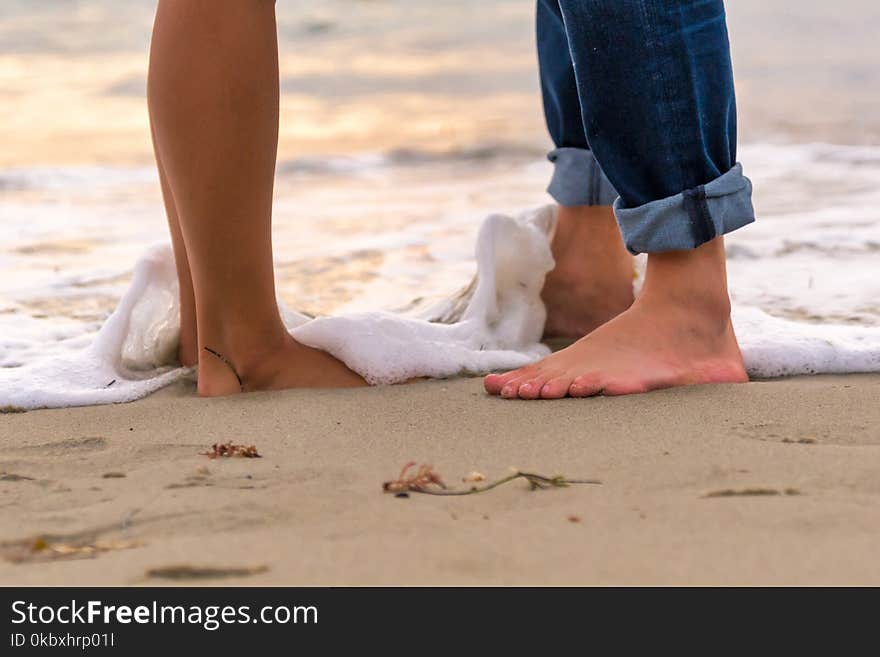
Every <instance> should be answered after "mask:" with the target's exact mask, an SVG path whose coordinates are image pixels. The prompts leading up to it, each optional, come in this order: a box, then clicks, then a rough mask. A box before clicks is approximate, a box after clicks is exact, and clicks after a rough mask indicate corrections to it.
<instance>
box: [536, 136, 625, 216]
mask: <svg viewBox="0 0 880 657" xmlns="http://www.w3.org/2000/svg"><path fill="white" fill-rule="evenodd" d="M547 159H548V160H550V161H551V162H553V178H552V179H551V180H550V186H549V187H547V192H548V193H549V194H550V196H552V197H553V199H554V200H555V201H556V202H557V203H559V204H560V205H564V206H566V207H570V206H573V205H611V204H612V203H614V199H616V198H617V191H615V189H614V186H613V185H612V184H611V181H609V180H608V178H606V177H605V174H604V173H603V172H602V168H601V167H600V166H599V163H598V162H597V161H596V158H595V156H594V155H593V152H592V151H590V150H587V149H586V148H557V149H556V150H553V151H550V153H549V154H548V155H547Z"/></svg>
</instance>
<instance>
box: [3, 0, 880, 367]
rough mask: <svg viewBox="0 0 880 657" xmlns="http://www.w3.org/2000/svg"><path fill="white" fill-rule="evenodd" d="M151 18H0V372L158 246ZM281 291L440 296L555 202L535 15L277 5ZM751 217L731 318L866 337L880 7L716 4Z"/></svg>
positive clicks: (103, 6)
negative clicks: (848, 328)
mask: <svg viewBox="0 0 880 657" xmlns="http://www.w3.org/2000/svg"><path fill="white" fill-rule="evenodd" d="M154 5H155V3H154V2H152V1H148V0H128V1H127V2H125V3H119V2H116V1H115V0H41V2H39V3H35V2H31V1H30V0H3V2H2V4H0V144H3V147H2V148H0V225H2V227H3V229H4V231H3V233H4V239H3V240H2V241H0V366H2V367H6V368H15V367H16V366H19V365H22V364H25V363H26V362H27V360H28V358H32V357H33V354H34V353H37V351H38V350H39V348H40V345H45V344H47V343H50V342H51V343H53V344H54V343H57V342H59V341H64V340H73V341H77V340H85V339H86V337H87V336H90V335H93V334H94V333H95V331H97V329H98V328H99V327H100V326H101V324H102V323H103V322H104V320H105V319H106V318H107V317H108V316H109V314H110V313H111V312H112V310H113V308H114V307H115V306H116V304H117V303H118V301H119V299H120V297H121V296H122V295H123V293H124V291H125V290H126V288H127V286H128V285H129V283H130V281H131V276H132V269H133V266H134V263H135V262H136V260H137V259H138V257H139V256H140V255H141V254H142V253H143V251H144V250H145V248H146V247H147V246H149V245H152V244H156V243H162V242H166V241H167V240H168V237H167V229H166V227H165V223H164V222H165V220H164V215H163V210H162V206H161V199H160V196H159V190H158V184H157V180H156V175H155V172H154V169H153V167H152V162H151V154H150V142H149V133H148V131H147V123H146V110H145V103H144V98H143V96H144V84H145V68H146V53H147V49H148V45H149V31H150V24H151V18H152V12H153V9H154ZM278 11H279V35H280V42H281V65H282V94H283V95H282V119H281V121H282V125H281V137H280V149H279V166H278V176H277V190H276V208H275V224H274V225H275V237H274V239H275V250H276V271H277V278H278V286H279V293H280V295H281V297H282V298H283V299H284V301H285V302H286V303H287V304H288V305H289V306H291V307H293V308H296V309H298V310H302V311H306V312H310V313H339V312H348V311H362V310H369V309H376V308H391V307H397V306H400V305H402V304H405V303H407V302H408V301H410V300H411V299H413V298H416V297H419V298H427V299H432V298H441V297H443V296H444V295H448V294H449V293H450V292H452V291H454V290H455V289H457V288H458V287H459V286H461V285H462V284H465V283H466V282H467V281H468V280H469V279H470V277H471V276H472V275H473V274H474V271H475V263H474V258H473V249H474V242H475V238H476V235H477V230H478V228H479V225H480V222H481V220H482V218H483V217H484V216H486V215H487V214H490V213H492V212H498V211H501V212H515V211H517V210H519V209H521V208H525V207H530V206H535V205H539V204H541V203H545V202H547V200H548V199H547V196H546V194H545V193H544V187H545V185H546V182H547V180H548V177H549V174H550V168H549V165H548V164H547V163H546V162H545V161H544V158H543V153H544V152H545V151H546V150H547V149H548V148H549V146H550V144H549V142H548V139H547V137H546V135H545V132H544V128H543V119H542V114H541V107H540V98H539V96H538V90H537V74H536V69H535V56H534V43H533V3H531V2H520V1H514V0H510V1H502V0H487V1H486V2H480V3H475V2H464V1H461V0H450V1H448V2H443V3H437V2H422V1H415V0H409V1H407V2H404V1H402V0H400V1H398V0H386V1H383V0H326V1H324V2H304V1H293V0H281V1H280V2H279V3H278ZM728 14H729V18H730V27H731V37H732V41H733V49H734V63H735V69H736V74H737V87H738V95H739V101H740V103H739V104H740V117H741V149H740V157H739V159H740V160H741V161H742V162H743V164H744V166H745V168H746V171H747V174H748V175H749V176H750V177H751V178H752V180H753V182H754V184H755V190H756V194H755V203H756V209H757V214H758V219H759V220H758V222H757V223H756V224H754V225H752V226H750V227H748V228H746V229H744V230H742V231H739V232H738V233H735V234H733V235H732V236H730V238H729V240H728V250H729V256H730V280H731V289H732V294H733V297H734V301H735V302H736V303H737V304H738V305H739V306H743V307H754V308H759V309H761V310H763V311H765V312H767V313H769V314H771V315H774V316H777V317H780V318H784V319H792V320H797V321H800V322H805V323H810V324H813V325H824V324H831V323H834V324H843V325H852V326H861V327H868V328H870V327H880V276H878V275H877V271H878V260H880V91H878V90H880V42H878V40H877V39H876V35H877V34H878V33H880V4H878V3H875V2H868V1H866V0H841V1H840V2H838V3H836V4H835V9H834V12H830V11H828V8H827V4H826V3H820V2H815V1H802V2H794V1H788V0H765V1H763V2H758V1H756V0H735V1H734V2H730V3H728Z"/></svg>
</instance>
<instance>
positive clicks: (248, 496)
mask: <svg viewBox="0 0 880 657" xmlns="http://www.w3.org/2000/svg"><path fill="white" fill-rule="evenodd" d="M878 395H880V376H876V375H862V376H821V377H806V378H795V379H788V380H779V381H765V382H753V383H749V384H746V385H740V386H715V387H700V388H685V389H677V390H669V391H660V392H655V393H651V394H648V395H638V396H632V397H624V398H595V399H591V400H563V401H558V402H535V403H532V402H511V401H504V400H500V399H496V398H490V397H488V396H486V395H485V394H484V393H483V392H482V387H481V382H480V380H479V379H464V380H451V381H435V382H427V383H418V384H414V385H406V386H398V387H387V388H371V389H366V390H355V391H351V390H349V391H295V390H294V391H286V392H279V393H263V394H257V395H245V396H239V397H234V398H226V399H216V400H201V399H198V398H197V397H196V396H195V392H194V388H193V387H192V385H191V384H178V385H176V386H174V387H171V388H168V389H165V390H163V391H161V392H159V393H157V394H155V395H153V396H151V397H148V398H146V399H144V400H142V401H139V402H135V403H131V404H124V405H114V406H101V407H86V408H72V409H61V410H43V411H31V412H27V413H8V414H3V415H2V416H0V444H2V445H3V446H4V449H3V453H2V456H0V507H2V513H0V542H2V544H3V547H2V552H0V554H2V556H3V559H2V561H0V582H2V583H3V584H24V585H37V584H48V585H73V584H95V585H130V584H169V583H171V584H174V583H181V584H185V583H200V584H253V585H276V584H277V585H332V584H349V585H370V584H376V585H389V584H439V585H452V584H526V585H529V584H559V585H569V584H627V585H629V584H875V585H876V584H880V564H878V561H877V559H876V558H875V557H876V554H877V552H878V550H880V514H878V512H877V508H878V498H880V483H878V482H880V479H878V477H877V472H878V466H880V406H878V404H877V399H878ZM226 441H233V442H237V443H245V444H254V445H256V446H257V448H258V450H259V451H260V453H261V454H262V456H263V457H262V458H259V459H245V458H229V459H214V460H211V459H209V458H208V457H206V456H202V455H200V454H199V453H200V452H204V451H205V450H207V449H209V448H210V446H211V444H212V443H216V442H226ZM409 460H415V461H419V462H427V463H432V464H433V465H434V466H435V468H436V470H437V471H438V472H439V473H440V474H442V475H443V477H444V479H445V480H446V482H447V483H448V484H449V485H451V486H455V487H461V486H468V485H469V484H463V483H462V477H464V476H466V475H467V474H468V473H470V472H472V471H478V472H482V473H485V474H486V475H487V476H488V478H489V479H495V478H500V477H503V476H505V475H507V474H508V473H509V472H510V467H511V466H514V467H516V468H519V469H522V470H529V471H532V472H536V473H540V474H545V475H556V474H564V475H566V476H568V477H570V478H585V479H599V480H601V482H602V485H578V486H571V487H568V488H557V489H550V490H537V491H531V490H529V487H528V485H527V484H526V483H525V482H524V481H516V482H512V483H510V484H507V485H505V486H503V487H500V488H497V489H495V490H492V491H489V492H486V493H482V494H479V495H474V496H465V497H447V498H443V497H431V496H426V495H417V494H413V495H411V496H410V497H409V498H407V499H402V498H396V497H394V496H392V495H388V494H384V493H383V492H382V483H383V482H384V481H386V480H389V479H394V478H395V477H396V475H397V473H398V471H399V469H400V467H401V465H403V464H404V463H405V462H407V461H409ZM95 548H97V549H95ZM104 548H109V549H106V550H104ZM65 552H66V553H65ZM181 566H183V567H186V568H185V569H182V570H181V569H180V568H178V567H181ZM169 569H170V570H169ZM201 569H209V571H208V572H203V571H202V570H201ZM228 569H231V570H228ZM211 570H213V571H214V572H213V574H212V573H211V572H210V571H211ZM163 573H165V574H168V573H170V574H171V575H176V576H177V577H176V578H175V579H166V578H164V577H162V574H163ZM199 575H202V577H199ZM224 575H230V576H224Z"/></svg>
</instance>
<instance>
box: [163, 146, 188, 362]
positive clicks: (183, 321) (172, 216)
mask: <svg viewBox="0 0 880 657" xmlns="http://www.w3.org/2000/svg"><path fill="white" fill-rule="evenodd" d="M153 149H154V150H155V151H156V166H157V168H158V169H159V183H160V185H161V186H162V199H163V200H164V201H165V214H166V215H167V217H168V228H169V230H170V231H171V245H172V246H173V248H174V264H175V265H176V267H177V280H178V283H179V284H180V295H179V296H180V347H179V349H178V351H177V355H178V358H179V359H180V364H181V365H184V366H185V367H192V366H193V365H197V364H198V362H199V339H198V331H197V330H196V295H195V292H194V291H193V282H192V274H191V273H190V271H189V259H188V258H187V255H186V246H185V244H184V241H183V233H182V232H181V229H180V218H179V217H178V216H177V206H176V205H175V203H174V195H173V194H172V193H171V186H170V185H169V184H168V176H167V175H166V174H165V167H163V166H162V158H161V157H160V156H159V150H158V149H157V148H156V138H155V135H154V136H153Z"/></svg>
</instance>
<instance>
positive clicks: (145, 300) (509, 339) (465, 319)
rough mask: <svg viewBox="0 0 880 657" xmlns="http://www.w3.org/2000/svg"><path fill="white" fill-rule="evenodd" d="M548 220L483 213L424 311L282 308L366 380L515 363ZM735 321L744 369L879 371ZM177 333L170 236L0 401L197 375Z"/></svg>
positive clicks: (302, 334) (78, 395)
mask: <svg viewBox="0 0 880 657" xmlns="http://www.w3.org/2000/svg"><path fill="white" fill-rule="evenodd" d="M554 225H555V214H554V209H553V207H552V206H547V207H542V208H538V209H535V210H530V211H527V212H524V213H522V214H520V215H518V216H515V217H511V216H506V215H498V214H496V215H491V216H489V217H487V218H486V219H485V220H484V221H483V224H482V226H481V228H480V231H479V234H478V237H477V244H476V253H475V256H476V263H477V274H476V276H475V278H474V280H473V281H472V282H471V283H470V285H468V286H467V287H465V288H464V289H463V290H461V291H459V292H456V293H454V294H451V295H449V296H448V297H447V298H445V299H443V300H442V301H440V302H439V303H436V304H434V305H432V306H431V307H429V308H426V309H421V310H410V311H402V312H396V313H395V312H385V311H382V312H378V311H377V312H360V313H350V314H341V315H338V316H328V317H320V318H317V319H312V318H310V317H308V316H306V315H303V314H301V313H298V312H296V311H293V310H289V309H287V308H286V307H284V306H283V305H282V314H283V317H284V320H285V323H286V324H287V326H288V328H289V330H290V331H291V333H292V334H293V335H294V336H295V337H296V339H297V340H299V341H300V342H302V343H304V344H307V345H309V346H312V347H316V348H319V349H323V350H325V351H327V352H329V353H331V354H333V355H334V356H335V357H337V358H339V359H340V360H341V361H343V362H344V363H346V365H348V367H350V368H351V369H352V370H354V371H355V372H357V373H359V374H360V375H361V376H363V377H364V378H365V379H366V380H367V381H368V382H369V383H370V384H373V385H380V384H393V383H400V382H403V381H407V380H410V379H413V378H417V377H431V378H447V377H454V376H459V375H474V374H482V373H485V372H490V371H494V370H503V369H508V368H515V367H520V366H522V365H525V364H527V363H530V362H533V361H535V360H537V359H539V358H541V357H543V356H545V355H546V354H547V353H549V350H548V348H547V347H546V346H545V345H543V344H542V343H541V342H540V338H541V333H542V330H543V325H544V320H545V317H546V314H545V309H544V305H543V303H542V301H541V295H540V292H541V287H542V285H543V281H544V276H545V275H546V273H547V272H548V271H549V270H550V269H552V267H553V258H552V255H551V252H550V238H551V235H552V232H553V229H554ZM636 287H637V288H638V281H636ZM733 322H734V328H735V330H736V333H737V335H738V337H739V340H740V344H741V347H742V352H743V356H744V358H745V362H746V367H747V369H748V371H749V374H750V375H751V376H753V377H778V376H792V375H797V374H818V373H843V372H878V371H880V329H877V328H870V327H861V326H848V325H829V324H822V325H819V324H807V323H802V322H795V321H790V320H786V319H781V318H778V317H774V316H771V315H769V314H767V313H766V312H764V311H762V310H760V309H758V308H753V307H748V306H742V305H735V307H734V311H733ZM179 330H180V329H179V308H178V289H177V279H176V275H175V268H174V260H173V254H172V251H171V248H170V247H169V246H167V245H160V246H156V247H152V248H150V249H149V250H148V251H147V252H146V254H145V255H144V256H143V257H142V258H141V259H140V260H139V261H138V263H137V264H136V265H135V268H134V274H133V277H132V281H131V284H130V286H129V288H128V290H127V291H126V293H125V294H124V295H123V297H122V299H121V300H120V302H119V305H118V306H117V308H116V310H115V311H114V312H113V313H112V314H111V315H110V317H109V318H108V319H107V320H106V322H105V323H104V324H103V326H101V328H100V329H99V330H98V332H97V334H95V335H94V336H93V337H91V336H88V337H87V336H83V335H77V336H74V337H71V338H64V336H63V332H62V335H60V336H57V338H56V339H54V340H47V342H46V344H44V345H41V346H40V348H39V349H35V348H33V347H31V348H30V349H28V350H27V352H26V353H23V355H22V358H21V360H22V362H21V363H20V364H17V366H8V365H10V363H7V367H4V368H3V369H0V406H7V405H9V406H16V407H21V408H27V409H32V408H47V407H48V408H52V407H64V406H81V405H91V404H106V403H116V402H127V401H132V400H135V399H138V398H141V397H144V396H146V395H148V394H150V393H151V392H154V391H155V390H158V389H160V388H162V387H164V386H166V385H168V384H170V383H172V382H175V381H178V380H180V379H183V378H188V377H194V376H195V373H194V371H193V370H192V369H191V368H182V367H179V366H178V365H177V364H176V356H175V354H176V349H177V343H178V339H179ZM11 365H15V363H11Z"/></svg>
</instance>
